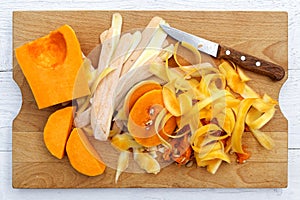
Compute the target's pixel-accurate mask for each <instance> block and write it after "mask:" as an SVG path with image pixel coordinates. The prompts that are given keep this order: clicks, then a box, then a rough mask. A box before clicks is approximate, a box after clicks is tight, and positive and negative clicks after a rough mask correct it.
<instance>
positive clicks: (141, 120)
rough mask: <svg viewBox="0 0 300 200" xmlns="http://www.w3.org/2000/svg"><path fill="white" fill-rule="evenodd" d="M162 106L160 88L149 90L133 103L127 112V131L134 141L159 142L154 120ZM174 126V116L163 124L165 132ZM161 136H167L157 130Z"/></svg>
mask: <svg viewBox="0 0 300 200" xmlns="http://www.w3.org/2000/svg"><path fill="white" fill-rule="evenodd" d="M163 108H164V102H163V97H162V90H161V89H159V90H151V91H149V92H147V93H145V94H144V95H143V96H141V97H140V98H139V99H138V100H137V101H136V102H135V104H134V105H133V107H132V109H131V110H130V113H129V119H128V131H129V132H130V134H131V135H132V136H133V137H134V138H135V140H136V142H137V143H139V144H141V145H143V146H146V147H151V146H156V145H159V144H161V140H160V139H159V137H158V136H157V134H156V132H155V128H154V122H155V119H156V117H157V115H158V114H159V112H160V111H161V110H162V109H163ZM175 128H176V120H175V117H171V118H170V119H169V120H168V121H167V122H166V124H165V126H164V131H165V132H166V133H167V134H172V133H173V131H174V129H175ZM159 134H160V136H161V137H162V138H164V139H167V138H168V136H167V135H165V134H163V131H162V130H161V131H159Z"/></svg>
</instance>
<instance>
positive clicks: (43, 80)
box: [15, 25, 90, 109]
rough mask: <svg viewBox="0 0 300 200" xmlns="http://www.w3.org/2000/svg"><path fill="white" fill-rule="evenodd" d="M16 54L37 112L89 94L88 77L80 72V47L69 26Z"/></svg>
mask: <svg viewBox="0 0 300 200" xmlns="http://www.w3.org/2000/svg"><path fill="white" fill-rule="evenodd" d="M15 53H16V58H17V60H18V63H19V65H20V67H21V69H22V71H23V73H24V76H25V77H26V80H27V81H28V84H29V86H30V88H31V90H32V93H33V95H34V98H35V100H36V102H37V105H38V107H39V109H42V108H46V107H49V106H52V105H55V104H59V103H63V102H66V101H69V100H72V99H74V98H78V97H82V96H85V95H88V94H89V93H90V91H89V87H88V81H87V77H86V75H85V74H84V71H83V70H80V67H81V64H82V62H83V60H82V52H81V49H80V44H79V41H78V39H77V37H76V35H75V32H74V31H73V29H72V28H71V27H70V26H68V25H64V26H62V27H60V28H58V29H57V30H55V31H52V32H50V34H48V35H46V36H44V37H41V38H39V39H36V40H34V41H32V42H29V43H27V44H24V45H22V46H20V47H18V48H16V50H15ZM77 77H78V78H77Z"/></svg>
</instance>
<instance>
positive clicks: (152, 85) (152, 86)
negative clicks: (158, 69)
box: [124, 80, 162, 116]
mask: <svg viewBox="0 0 300 200" xmlns="http://www.w3.org/2000/svg"><path fill="white" fill-rule="evenodd" d="M161 88H162V87H161V85H160V84H159V83H157V82H155V81H149V80H148V81H142V82H140V83H138V84H136V85H135V86H134V87H133V88H132V89H131V90H130V91H129V93H128V94H127V95H126V97H125V102H124V111H125V114H126V116H128V114H129V112H130V110H131V108H132V107H133V105H134V104H135V102H136V101H137V100H138V99H139V98H140V97H141V96H143V95H144V94H145V93H146V92H149V91H151V90H156V89H161Z"/></svg>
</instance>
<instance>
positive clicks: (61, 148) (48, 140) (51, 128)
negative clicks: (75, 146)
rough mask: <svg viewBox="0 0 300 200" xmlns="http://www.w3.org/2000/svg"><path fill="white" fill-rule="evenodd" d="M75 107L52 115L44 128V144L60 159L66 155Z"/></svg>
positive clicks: (66, 108)
mask: <svg viewBox="0 0 300 200" xmlns="http://www.w3.org/2000/svg"><path fill="white" fill-rule="evenodd" d="M73 109H74V108H73V107H71V106H70V107H65V108H62V109H60V110H57V111H55V112H54V113H52V114H51V115H50V117H49V118H48V121H47V123H46V126H45V128H44V142H45V145H46V147H47V149H48V151H49V152H50V153H51V154H52V155H53V156H55V157H56V158H58V159H62V158H63V157H64V154H65V147H66V143H67V139H68V137H69V135H70V132H71V129H72V124H73Z"/></svg>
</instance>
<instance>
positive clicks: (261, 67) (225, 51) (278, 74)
mask: <svg viewBox="0 0 300 200" xmlns="http://www.w3.org/2000/svg"><path fill="white" fill-rule="evenodd" d="M218 58H223V59H227V60H230V61H232V62H234V63H235V64H237V65H238V66H240V67H243V68H245V69H247V70H249V71H252V72H255V73H258V74H262V75H265V76H268V77H270V78H271V79H273V80H275V81H280V80H281V79H282V78H283V77H284V75H285V71H284V69H283V68H282V67H281V66H279V65H276V64H274V63H271V62H268V61H265V60H262V59H259V58H256V57H254V56H251V55H249V54H245V53H242V52H240V51H237V50H235V49H232V48H229V47H226V46H223V45H220V46H219V55H218Z"/></svg>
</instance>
